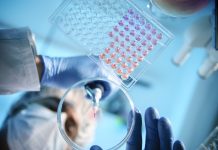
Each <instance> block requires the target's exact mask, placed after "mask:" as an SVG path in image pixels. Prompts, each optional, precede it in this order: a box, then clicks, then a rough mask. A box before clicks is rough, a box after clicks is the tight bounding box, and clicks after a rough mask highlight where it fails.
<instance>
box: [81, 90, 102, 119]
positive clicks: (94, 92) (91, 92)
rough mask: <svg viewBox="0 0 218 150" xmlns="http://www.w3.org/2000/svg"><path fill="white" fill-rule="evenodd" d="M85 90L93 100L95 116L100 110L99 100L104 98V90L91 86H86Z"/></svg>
mask: <svg viewBox="0 0 218 150" xmlns="http://www.w3.org/2000/svg"><path fill="white" fill-rule="evenodd" d="M85 90H86V92H87V96H88V98H89V99H91V100H92V103H93V114H94V118H95V117H96V114H97V112H98V110H99V102H100V99H101V98H102V90H101V89H100V88H98V87H96V88H93V89H92V88H90V87H89V86H85Z"/></svg>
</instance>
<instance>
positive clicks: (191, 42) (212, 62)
mask: <svg viewBox="0 0 218 150" xmlns="http://www.w3.org/2000/svg"><path fill="white" fill-rule="evenodd" d="M212 19H214V18H213V17H212V18H211V16H204V17H202V18H200V19H199V20H197V21H196V22H194V23H193V24H192V25H191V26H190V27H189V28H188V29H187V30H186V32H185V35H184V44H183V46H182V48H181V50H179V52H178V54H176V55H175V56H174V58H173V62H174V63H175V64H176V65H182V64H183V63H184V62H185V61H186V60H187V59H188V57H189V56H190V53H191V51H192V50H193V48H195V47H202V48H205V49H206V51H207V58H206V59H205V61H204V62H203V64H202V65H201V67H200V68H199V70H198V74H199V75H200V77H202V78H208V77H209V76H210V75H211V74H212V73H213V72H215V71H217V70H218V51H217V50H216V49H215V46H214V44H213V42H214V41H215V40H214V37H213V39H212V34H213V33H212V31H213V30H214V29H213V28H212V23H213V20H212ZM202 35H204V36H202Z"/></svg>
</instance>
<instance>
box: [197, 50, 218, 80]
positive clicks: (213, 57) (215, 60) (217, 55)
mask: <svg viewBox="0 0 218 150" xmlns="http://www.w3.org/2000/svg"><path fill="white" fill-rule="evenodd" d="M207 51H208V56H207V58H206V59H205V60H204V62H203V64H202V65H201V67H200V68H199V70H198V73H199V75H200V76H201V77H202V78H208V77H209V76H210V75H211V74H212V73H214V72H215V71H217V70H218V51H217V50H215V48H213V47H211V48H208V50H207Z"/></svg>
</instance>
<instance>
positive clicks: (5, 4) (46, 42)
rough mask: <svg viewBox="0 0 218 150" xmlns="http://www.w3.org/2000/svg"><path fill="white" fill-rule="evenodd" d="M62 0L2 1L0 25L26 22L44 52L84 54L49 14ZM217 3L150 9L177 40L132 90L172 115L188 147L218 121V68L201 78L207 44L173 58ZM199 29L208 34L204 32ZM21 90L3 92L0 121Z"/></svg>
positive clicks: (139, 103) (138, 102)
mask: <svg viewBox="0 0 218 150" xmlns="http://www.w3.org/2000/svg"><path fill="white" fill-rule="evenodd" d="M61 2H62V0H46V1H44V0H37V1H33V0H19V1H13V0H0V28H13V27H24V26H28V27H29V28H30V29H31V30H32V32H33V33H34V34H35V38H36V46H37V51H38V54H41V55H48V56H58V57H60V56H77V55H84V54H86V50H84V49H83V48H82V47H81V46H80V45H79V43H76V42H73V41H72V40H71V39H69V38H68V37H67V36H66V35H64V34H63V33H62V32H61V31H60V30H58V29H57V28H56V27H55V26H53V25H52V24H51V23H50V22H49V19H48V18H49V16H50V15H51V14H52V13H53V12H54V11H55V9H56V8H57V7H58V6H59V5H60V3H61ZM134 2H135V3H136V4H137V6H138V7H139V8H141V9H142V10H148V7H149V8H150V6H149V5H148V1H146V0H134ZM214 6H215V5H214V3H213V0H212V1H210V2H209V4H207V5H205V7H204V8H202V9H201V10H199V11H198V12H196V13H193V14H191V15H188V16H186V15H184V16H179V17H177V16H172V17H171V16H166V15H164V14H160V12H154V13H153V12H150V13H152V14H154V17H155V18H156V19H157V20H158V21H159V22H160V23H161V24H163V25H164V26H165V27H166V28H167V29H168V30H170V31H171V32H172V33H173V34H174V40H173V42H172V43H171V44H170V45H169V47H167V49H165V50H164V51H163V53H162V54H161V55H160V56H159V57H158V59H157V60H156V61H155V62H153V64H152V65H151V66H150V67H149V68H148V69H147V71H146V72H145V73H144V74H143V75H142V77H141V78H140V80H139V81H138V82H137V83H136V85H134V86H133V87H132V88H131V89H129V90H128V93H129V95H130V96H131V98H132V100H133V102H134V104H135V106H136V107H137V108H138V109H139V110H140V111H141V113H142V114H143V113H144V110H145V109H146V108H147V107H150V106H152V107H155V108H156V109H158V110H159V113H160V116H165V117H167V118H169V119H170V120H171V123H172V126H173V132H174V137H175V139H180V140H182V141H184V143H185V145H186V147H187V149H188V150H194V149H196V148H198V146H199V145H200V144H201V143H202V142H203V141H204V140H205V138H206V137H207V136H208V135H209V133H210V132H211V131H212V130H213V129H214V128H215V127H216V126H217V125H218V90H217V89H218V73H217V72H214V73H213V74H211V75H210V76H209V77H208V78H207V79H202V77H200V76H199V74H198V68H200V67H201V65H202V63H203V62H204V60H205V58H206V57H207V56H208V47H207V48H205V47H203V46H199V47H198V46H196V47H194V48H193V49H192V52H191V53H192V55H191V56H190V58H189V59H188V60H187V61H186V63H185V64H183V65H182V66H181V67H178V66H177V65H175V64H174V63H175V60H174V61H173V59H174V58H175V56H176V55H177V54H178V53H179V51H180V49H181V48H182V47H183V46H184V44H185V42H184V41H189V38H190V39H191V38H192V37H191V35H190V36H185V33H186V31H187V29H189V28H190V26H191V25H192V24H193V23H194V22H195V21H196V20H198V19H200V18H202V17H204V16H211V14H212V10H213V9H214ZM150 11H156V10H150ZM205 30H210V29H207V28H206V29H205ZM198 34H199V36H202V37H203V36H205V35H204V34H203V33H202V34H201V33H198ZM22 94H23V93H16V94H13V95H1V96H0V125H1V123H2V121H3V120H4V118H5V116H6V114H7V111H8V110H9V107H10V106H11V104H12V103H14V102H15V101H16V100H17V99H18V98H19V97H20V96H21V95H22ZM112 106H113V105H112ZM120 107H122V105H121V106H120ZM117 109H120V108H117Z"/></svg>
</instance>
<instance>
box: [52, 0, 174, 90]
mask: <svg viewBox="0 0 218 150" xmlns="http://www.w3.org/2000/svg"><path fill="white" fill-rule="evenodd" d="M50 20H51V22H52V23H53V24H55V25H57V26H58V27H59V28H60V29H61V30H62V31H63V32H64V33H65V34H66V35H68V36H69V37H70V38H72V39H73V40H74V41H76V42H79V43H80V44H81V45H83V46H84V47H85V49H87V55H88V56H89V57H90V58H91V59H92V60H93V61H95V62H96V63H97V62H98V59H100V60H101V61H102V62H103V63H104V64H105V65H104V66H105V68H106V69H108V72H110V73H112V74H113V75H115V76H117V77H119V79H120V80H121V82H122V85H123V86H124V87H125V88H127V89H128V88H130V87H131V86H132V85H134V84H135V83H136V81H137V80H138V79H139V78H140V76H141V74H142V73H143V72H144V70H145V68H146V66H148V65H150V64H152V62H153V61H154V59H155V58H156V57H157V56H158V54H160V52H161V51H162V50H163V49H166V47H167V46H168V44H169V43H170V42H171V41H172V39H173V35H172V34H171V33H170V32H169V31H168V30H167V29H165V28H164V27H163V26H162V25H160V24H159V23H158V22H157V21H156V20H154V19H153V18H152V17H151V16H149V15H148V14H146V13H145V12H144V11H141V10H140V9H139V8H138V7H137V6H136V5H135V4H134V3H133V2H132V1H131V0H66V1H64V2H63V3H62V4H61V5H60V6H59V7H58V8H57V10H56V11H55V12H54V13H53V14H52V16H51V17H50ZM96 56H98V57H96Z"/></svg>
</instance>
